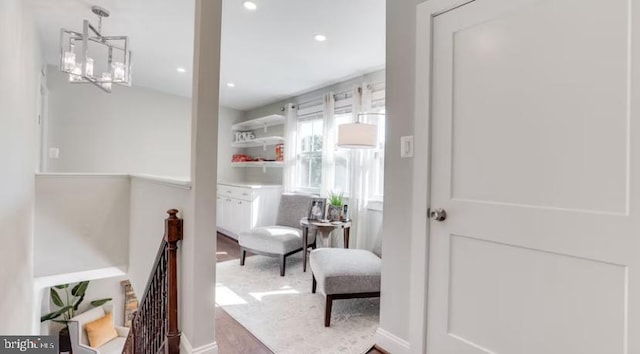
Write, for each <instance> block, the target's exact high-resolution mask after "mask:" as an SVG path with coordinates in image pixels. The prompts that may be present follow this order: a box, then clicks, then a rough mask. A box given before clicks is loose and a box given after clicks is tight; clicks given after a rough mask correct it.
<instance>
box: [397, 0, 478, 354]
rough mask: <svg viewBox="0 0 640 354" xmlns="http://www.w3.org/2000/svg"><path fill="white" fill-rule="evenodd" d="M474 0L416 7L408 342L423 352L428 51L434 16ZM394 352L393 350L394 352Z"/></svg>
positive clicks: (441, 1)
mask: <svg viewBox="0 0 640 354" xmlns="http://www.w3.org/2000/svg"><path fill="white" fill-rule="evenodd" d="M472 1H474V0H429V1H425V2H422V3H420V4H418V5H417V8H416V10H417V11H416V16H417V17H416V33H415V38H416V54H415V58H416V60H415V90H414V92H415V97H414V112H415V113H414V118H413V124H414V142H415V146H414V158H413V185H412V187H413V196H414V197H413V199H412V205H411V207H412V208H411V209H412V210H413V212H412V215H411V217H412V230H413V231H412V235H411V274H410V284H411V288H410V290H409V293H410V295H409V297H410V308H411V309H412V310H411V313H410V316H409V342H410V343H411V349H412V351H413V353H426V352H427V310H428V300H427V294H428V288H429V287H428V280H429V279H428V270H427V265H428V264H429V227H428V225H429V221H428V220H427V210H428V208H429V207H430V201H431V196H430V191H429V182H430V165H431V151H430V149H429V146H430V145H431V141H430V140H431V132H430V125H431V124H430V122H431V90H430V89H431V80H432V78H431V66H432V63H431V55H432V28H433V21H434V18H435V17H436V16H438V15H440V14H443V13H445V12H447V11H449V10H452V9H455V8H457V7H459V6H462V5H464V4H467V3H470V2H472ZM394 353H395V352H394Z"/></svg>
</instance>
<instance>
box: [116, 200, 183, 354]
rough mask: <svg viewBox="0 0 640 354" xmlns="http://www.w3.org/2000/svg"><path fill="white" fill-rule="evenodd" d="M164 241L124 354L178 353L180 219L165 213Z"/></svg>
mask: <svg viewBox="0 0 640 354" xmlns="http://www.w3.org/2000/svg"><path fill="white" fill-rule="evenodd" d="M167 213H168V214H169V217H168V218H167V219H165V224H164V225H165V233H164V238H163V240H162V242H161V244H160V248H159V249H158V254H157V255H156V259H155V261H154V263H153V268H152V270H151V274H150V275H149V280H148V281H147V287H146V289H145V291H144V295H143V296H142V298H141V300H140V305H139V306H138V310H137V311H136V313H135V314H134V317H133V320H132V323H131V330H130V331H129V336H128V337H127V341H126V342H125V346H124V349H123V351H122V353H123V354H160V353H164V354H179V353H180V330H179V329H178V259H177V250H178V241H181V240H182V237H183V235H182V219H180V218H178V216H177V214H178V210H176V209H171V210H169V211H167Z"/></svg>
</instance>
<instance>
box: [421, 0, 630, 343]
mask: <svg viewBox="0 0 640 354" xmlns="http://www.w3.org/2000/svg"><path fill="white" fill-rule="evenodd" d="M630 4H631V3H630V1H628V0H611V1H601V0H555V1H545V0H476V1H473V2H471V3H469V4H467V5H464V6H461V7H459V8H456V9H454V10H451V11H449V12H445V13H443V14H441V15H438V16H437V17H436V18H435V19H434V25H433V47H432V50H433V59H432V60H433V66H432V80H433V81H432V83H431V88H432V90H431V95H432V96H431V97H432V115H431V125H432V129H431V146H432V150H431V151H432V153H431V156H432V159H431V181H430V184H431V185H430V190H431V201H430V203H429V204H430V205H431V207H432V208H444V209H446V210H447V214H448V218H447V219H446V220H445V221H442V222H438V221H433V220H432V221H431V222H430V250H429V255H430V258H429V270H428V272H429V288H428V318H427V323H428V325H427V327H428V337H427V348H428V352H429V354H441V353H447V354H448V353H451V354H465V353H474V354H475V353H505V354H513V353H526V354H539V353H545V354H555V353H557V354H574V353H575V354H603V353H606V354H616V353H640V344H639V343H640V342H639V341H638V339H637V338H636V337H637V336H630V335H629V333H637V331H638V330H640V327H638V320H639V319H640V316H639V312H638V310H637V309H636V308H637V307H639V306H640V298H639V299H638V300H636V298H638V296H640V293H639V292H638V284H639V280H640V278H639V277H638V276H637V275H636V273H637V269H638V266H639V265H640V263H639V261H640V253H639V251H640V247H639V246H640V242H638V238H639V237H640V232H639V231H640V227H639V221H640V214H638V213H637V212H636V210H637V207H638V201H639V200H640V199H639V197H640V195H639V194H638V191H637V190H636V189H637V184H636V182H635V181H634V178H633V176H637V172H638V166H639V164H638V163H637V162H636V160H637V159H638V158H640V156H638V155H639V154H638V145H637V138H635V137H636V136H639V135H638V134H639V133H640V131H639V130H638V129H637V128H636V126H635V125H633V124H632V117H633V113H635V112H636V110H637V103H638V102H639V100H638V95H637V93H636V92H637V89H636V88H637V84H638V83H637V81H638V80H637V77H638V71H637V69H636V68H635V66H634V65H633V62H632V61H631V60H630V59H631V58H632V57H636V56H637V54H638V48H639V47H640V46H639V45H637V43H636V42H637V41H638V40H637V39H636V38H638V37H640V31H638V28H637V27H638V26H637V25H636V24H635V21H632V20H633V19H635V18H640V17H639V16H637V15H636V13H638V10H635V9H634V10H633V11H635V13H632V12H631V11H632V9H631V6H630ZM634 34H635V36H634ZM634 187H635V188H634Z"/></svg>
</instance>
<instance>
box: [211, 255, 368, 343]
mask: <svg viewBox="0 0 640 354" xmlns="http://www.w3.org/2000/svg"><path fill="white" fill-rule="evenodd" d="M296 256H297V255H296ZM296 256H291V257H289V258H288V259H287V269H286V275H285V276H284V277H281V276H280V272H279V268H278V267H279V266H278V264H279V263H278V259H277V258H274V257H264V256H252V257H247V260H246V263H245V266H244V267H241V266H240V262H239V260H231V261H226V262H222V263H218V264H217V279H216V306H221V307H222V308H223V309H224V310H225V311H226V312H227V313H229V315H231V316H232V317H233V318H235V319H236V320H237V321H238V322H240V324H242V325H243V326H244V327H245V328H247V330H249V331H250V332H251V333H252V334H253V335H254V336H256V337H257V338H258V339H259V340H260V341H261V342H262V343H264V344H265V345H266V346H267V347H269V349H271V350H272V351H273V352H274V353H276V354H289V353H291V354H293V353H295V354H303V353H304V354H314V353H327V354H334V353H353V354H362V353H366V352H367V351H368V350H369V349H370V348H371V347H372V346H373V344H374V338H373V337H374V333H375V331H376V329H377V328H378V323H379V312H380V301H379V299H348V300H334V302H333V311H332V315H331V327H324V301H325V300H324V296H323V295H321V294H320V293H316V294H312V293H311V279H312V278H311V272H310V270H309V268H307V272H306V273H303V272H302V255H299V256H297V257H296Z"/></svg>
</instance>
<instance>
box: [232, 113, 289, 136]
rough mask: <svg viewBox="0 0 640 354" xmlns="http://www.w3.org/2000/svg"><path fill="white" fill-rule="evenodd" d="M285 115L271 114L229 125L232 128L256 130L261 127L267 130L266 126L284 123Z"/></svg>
mask: <svg viewBox="0 0 640 354" xmlns="http://www.w3.org/2000/svg"><path fill="white" fill-rule="evenodd" d="M284 121H285V117H284V116H283V115H281V114H272V115H268V116H264V117H260V118H256V119H251V120H248V121H244V122H240V123H236V124H234V125H232V126H231V129H233V130H257V129H260V128H263V129H264V131H265V132H266V131H267V127H271V126H274V125H281V124H284Z"/></svg>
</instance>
